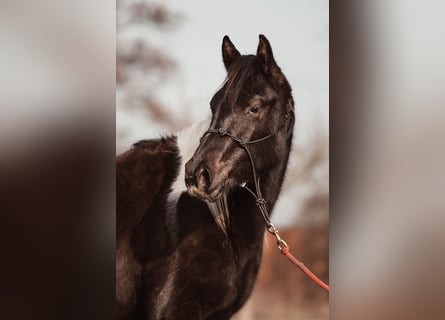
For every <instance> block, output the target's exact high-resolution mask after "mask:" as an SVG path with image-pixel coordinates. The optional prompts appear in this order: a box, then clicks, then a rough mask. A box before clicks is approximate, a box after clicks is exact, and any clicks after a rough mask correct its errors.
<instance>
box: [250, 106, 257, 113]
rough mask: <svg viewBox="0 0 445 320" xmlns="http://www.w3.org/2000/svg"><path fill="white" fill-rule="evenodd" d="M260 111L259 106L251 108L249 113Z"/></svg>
mask: <svg viewBox="0 0 445 320" xmlns="http://www.w3.org/2000/svg"><path fill="white" fill-rule="evenodd" d="M258 111H260V108H259V107H257V106H253V107H250V110H249V113H258Z"/></svg>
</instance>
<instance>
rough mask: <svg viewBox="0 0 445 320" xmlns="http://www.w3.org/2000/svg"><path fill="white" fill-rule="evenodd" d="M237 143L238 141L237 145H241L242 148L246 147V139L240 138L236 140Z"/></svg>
mask: <svg viewBox="0 0 445 320" xmlns="http://www.w3.org/2000/svg"><path fill="white" fill-rule="evenodd" d="M238 143H239V145H240V146H241V147H243V148H246V147H247V142H246V141H243V140H240V141H238Z"/></svg>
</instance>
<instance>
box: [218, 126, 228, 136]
mask: <svg viewBox="0 0 445 320" xmlns="http://www.w3.org/2000/svg"><path fill="white" fill-rule="evenodd" d="M218 133H219V135H220V136H221V137H222V136H225V135H226V134H227V131H226V130H224V129H223V128H219V129H218Z"/></svg>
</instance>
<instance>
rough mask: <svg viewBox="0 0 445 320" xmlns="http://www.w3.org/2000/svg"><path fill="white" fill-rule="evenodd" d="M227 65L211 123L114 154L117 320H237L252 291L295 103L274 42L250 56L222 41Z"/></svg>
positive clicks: (264, 43)
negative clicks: (233, 316)
mask: <svg viewBox="0 0 445 320" xmlns="http://www.w3.org/2000/svg"><path fill="white" fill-rule="evenodd" d="M222 58H223V62H224V66H225V68H226V71H227V77H226V79H225V81H224V83H223V84H222V86H221V88H220V89H219V90H218V91H217V92H216V93H215V94H214V96H213V97H212V99H211V101H210V109H211V118H210V119H209V121H208V122H207V123H203V124H201V125H194V126H192V128H191V129H190V130H189V131H185V132H184V134H183V135H181V134H179V135H177V136H174V135H172V136H165V137H162V138H159V139H151V140H143V141H140V142H137V143H136V144H134V145H133V146H132V148H131V149H130V150H128V151H126V152H124V153H123V154H121V155H118V156H117V158H116V193H117V194H116V201H117V203H116V212H117V213H116V216H117V218H116V220H117V221H116V318H117V319H156V320H157V319H213V320H218V319H230V318H231V317H232V315H234V314H235V313H236V312H237V311H238V310H239V309H240V308H241V307H242V306H243V305H244V304H245V303H246V301H247V300H248V299H249V297H250V295H251V293H252V290H253V288H254V284H255V281H256V277H257V274H258V270H259V267H260V263H261V258H262V251H263V241H264V236H265V231H266V230H267V223H265V221H264V216H263V215H262V214H261V212H263V210H260V209H261V208H265V209H267V211H268V212H271V211H272V209H273V207H274V204H275V202H276V201H277V198H278V196H279V193H280V189H281V186H282V183H283V179H284V177H285V172H286V167H287V162H288V159H289V154H290V150H291V144H292V132H293V126H294V121H293V118H294V101H293V98H292V89H291V86H290V85H289V82H288V81H287V79H286V77H285V76H284V74H283V73H282V71H281V69H280V67H279V66H278V65H277V63H276V62H275V59H274V56H273V53H272V48H271V45H270V43H269V41H268V40H267V39H266V37H265V36H264V35H259V43H258V48H257V52H256V54H249V55H241V54H240V53H239V51H238V50H237V49H236V48H235V46H234V44H233V43H232V41H231V40H230V39H229V37H228V36H224V38H223V42H222ZM209 122H210V123H209Z"/></svg>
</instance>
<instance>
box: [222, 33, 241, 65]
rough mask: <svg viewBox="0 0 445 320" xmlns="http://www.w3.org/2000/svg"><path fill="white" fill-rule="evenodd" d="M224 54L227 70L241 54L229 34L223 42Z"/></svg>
mask: <svg viewBox="0 0 445 320" xmlns="http://www.w3.org/2000/svg"><path fill="white" fill-rule="evenodd" d="M222 56H223V61H224V65H225V66H226V70H227V71H228V70H229V67H230V65H231V64H232V63H233V61H235V60H236V59H237V58H238V57H239V56H241V54H240V53H239V52H238V50H236V48H235V46H234V45H233V43H232V41H230V39H229V37H228V36H224V38H223V42H222Z"/></svg>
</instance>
